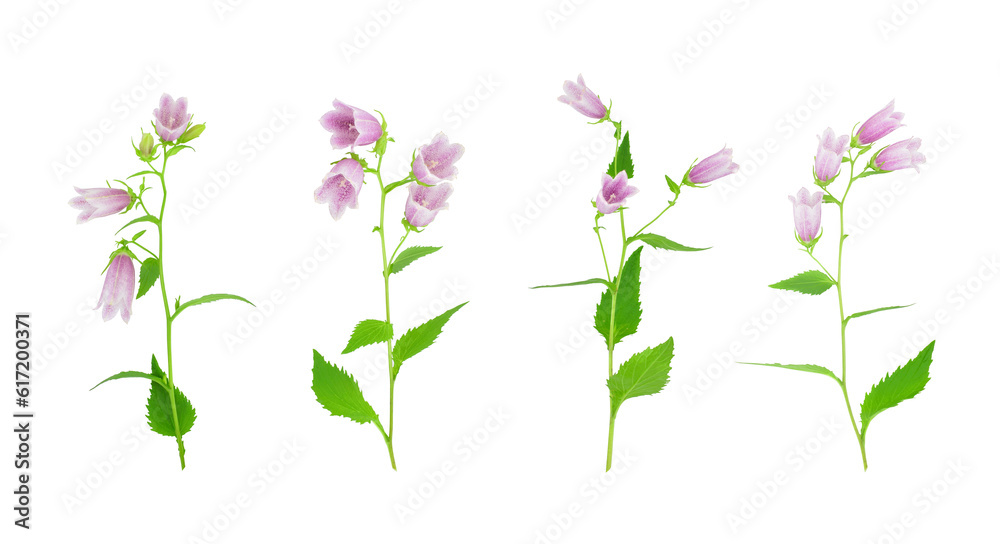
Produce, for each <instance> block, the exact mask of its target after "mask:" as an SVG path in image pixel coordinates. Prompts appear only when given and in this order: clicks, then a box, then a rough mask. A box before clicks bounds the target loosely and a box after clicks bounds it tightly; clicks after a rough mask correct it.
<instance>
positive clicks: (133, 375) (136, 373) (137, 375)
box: [90, 370, 163, 391]
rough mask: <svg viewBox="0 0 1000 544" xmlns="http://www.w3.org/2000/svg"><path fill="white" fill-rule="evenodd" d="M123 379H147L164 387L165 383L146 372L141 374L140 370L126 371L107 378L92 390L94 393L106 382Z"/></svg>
mask: <svg viewBox="0 0 1000 544" xmlns="http://www.w3.org/2000/svg"><path fill="white" fill-rule="evenodd" d="M122 378H145V379H147V380H149V381H151V382H153V383H158V384H160V385H163V382H162V380H161V379H160V377H159V376H154V375H152V374H147V373H145V372H139V371H138V370H126V371H125V372H119V373H118V374H115V375H114V376H111V377H110V378H105V379H103V380H101V383H98V384H97V385H95V386H94V387H91V388H90V390H91V391H93V390H94V389H97V388H98V386H100V385H101V384H103V383H105V382H110V381H111V380H120V379H122Z"/></svg>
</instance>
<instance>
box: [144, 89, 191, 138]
mask: <svg viewBox="0 0 1000 544" xmlns="http://www.w3.org/2000/svg"><path fill="white" fill-rule="evenodd" d="M187 109H188V100H187V98H185V97H183V96H182V97H180V98H178V99H177V100H174V98H173V97H172V96H170V95H169V94H167V93H163V96H161V97H160V107H158V108H156V109H154V110H153V117H154V118H155V119H156V133H157V134H158V135H159V136H160V139H162V140H163V141H164V142H172V141H174V140H176V139H177V138H180V136H181V134H184V131H185V130H187V126H188V123H189V122H190V121H191V114H190V113H188V112H187Z"/></svg>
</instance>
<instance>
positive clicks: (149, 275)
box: [135, 257, 160, 299]
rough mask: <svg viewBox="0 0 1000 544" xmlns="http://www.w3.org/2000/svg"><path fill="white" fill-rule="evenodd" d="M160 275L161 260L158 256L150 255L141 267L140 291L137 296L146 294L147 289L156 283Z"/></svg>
mask: <svg viewBox="0 0 1000 544" xmlns="http://www.w3.org/2000/svg"><path fill="white" fill-rule="evenodd" d="M159 277H160V260H159V259H157V258H156V257H150V258H148V259H146V260H145V261H142V266H140V267H139V291H138V292H137V293H136V295H135V298H137V299H138V298H139V297H141V296H142V295H145V294H146V292H147V291H149V289H150V288H151V287H153V285H155V284H156V280H157V279H158V278H159Z"/></svg>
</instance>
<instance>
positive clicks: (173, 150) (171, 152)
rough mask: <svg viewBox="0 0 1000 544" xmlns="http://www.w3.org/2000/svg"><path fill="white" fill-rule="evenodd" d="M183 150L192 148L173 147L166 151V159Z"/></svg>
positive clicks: (186, 146)
mask: <svg viewBox="0 0 1000 544" xmlns="http://www.w3.org/2000/svg"><path fill="white" fill-rule="evenodd" d="M185 149H194V148H193V147H191V146H189V145H175V146H173V147H171V148H170V149H168V150H167V157H173V156H174V155H176V154H178V153H180V152H181V151H183V150H185Z"/></svg>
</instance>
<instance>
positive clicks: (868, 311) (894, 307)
mask: <svg viewBox="0 0 1000 544" xmlns="http://www.w3.org/2000/svg"><path fill="white" fill-rule="evenodd" d="M910 306H913V305H912V304H906V305H904V306H885V307H883V308H875V309H874V310H865V311H863V312H858V313H854V314H851V315H849V316H847V317H845V318H844V323H847V322H848V321H850V320H852V319H854V318H856V317H861V316H865V315H871V314H874V313H877V312H884V311H886V310H898V309H900V308H909V307H910Z"/></svg>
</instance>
